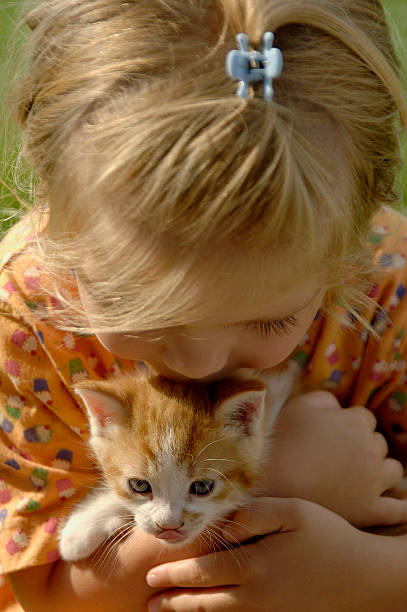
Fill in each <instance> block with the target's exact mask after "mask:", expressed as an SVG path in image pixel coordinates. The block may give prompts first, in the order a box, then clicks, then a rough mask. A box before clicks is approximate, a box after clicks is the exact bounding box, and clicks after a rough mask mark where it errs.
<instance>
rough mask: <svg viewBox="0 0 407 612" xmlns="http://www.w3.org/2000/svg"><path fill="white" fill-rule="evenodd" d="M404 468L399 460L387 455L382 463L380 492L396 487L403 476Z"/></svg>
mask: <svg viewBox="0 0 407 612" xmlns="http://www.w3.org/2000/svg"><path fill="white" fill-rule="evenodd" d="M403 475H404V470H403V466H402V465H401V463H400V461H397V459H392V458H391V457H389V458H388V459H385V460H384V461H383V463H382V485H383V489H382V491H381V492H382V493H383V492H384V491H387V490H388V489H393V488H394V487H396V486H397V485H398V484H399V482H400V480H401V479H402V478H403Z"/></svg>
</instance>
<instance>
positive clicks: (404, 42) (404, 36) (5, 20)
mask: <svg viewBox="0 0 407 612" xmlns="http://www.w3.org/2000/svg"><path fill="white" fill-rule="evenodd" d="M338 1H340V0H338ZM19 4H20V1H19V0H0V108H1V107H2V106H3V105H2V97H4V86H5V83H6V82H7V81H6V68H7V62H8V59H9V57H10V53H11V48H10V42H9V37H10V35H11V33H12V31H13V29H14V28H15V26H16V13H17V8H18V6H19ZM383 4H384V5H385V7H386V9H387V10H388V13H389V17H390V22H391V23H392V25H393V26H394V29H395V39H396V45H397V48H398V51H399V54H400V56H401V58H402V62H403V65H404V72H405V75H406V90H407V0H383ZM0 122H1V123H0V234H1V233H2V231H4V230H5V229H7V228H8V227H9V226H10V225H11V224H12V223H13V219H9V220H7V218H8V217H9V216H10V213H9V211H13V210H14V209H18V198H22V199H23V200H24V199H26V196H27V194H26V193H25V192H24V186H19V185H16V183H15V181H14V176H13V167H14V166H15V165H16V162H17V152H16V151H13V150H11V151H10V147H9V144H8V142H9V137H8V135H7V134H8V130H7V129H6V127H7V128H8V129H11V130H12V127H11V125H10V122H7V121H6V120H5V119H4V115H3V114H2V113H1V112H0ZM404 148H405V152H406V158H407V138H406V140H405V147H404ZM2 180H3V181H5V182H6V183H7V185H9V186H11V187H12V189H13V191H14V192H15V195H13V194H12V193H11V192H10V191H9V190H8V189H7V188H6V187H5V185H4V184H3V183H2V182H1V181H2ZM401 180H402V185H403V186H404V211H407V162H406V164H405V168H404V171H403V173H402V177H401ZM16 196H17V197H16Z"/></svg>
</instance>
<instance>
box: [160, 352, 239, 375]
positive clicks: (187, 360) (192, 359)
mask: <svg viewBox="0 0 407 612" xmlns="http://www.w3.org/2000/svg"><path fill="white" fill-rule="evenodd" d="M228 355H229V353H228V351H227V350H226V349H225V348H223V349H221V348H219V347H218V348H217V347H211V349H210V350H208V349H207V348H205V347H203V346H202V347H199V345H198V346H197V347H194V349H193V350H191V349H189V350H186V349H185V347H184V348H183V349H182V348H181V347H176V346H174V347H172V346H170V347H167V348H166V349H165V353H164V359H163V360H164V363H165V365H166V366H167V367H168V368H169V369H170V370H172V371H173V372H176V373H177V374H181V375H182V376H185V377H186V378H193V379H198V378H205V377H206V376H210V375H211V374H216V373H217V372H220V371H221V370H222V369H223V368H224V367H225V366H226V364H227V362H228Z"/></svg>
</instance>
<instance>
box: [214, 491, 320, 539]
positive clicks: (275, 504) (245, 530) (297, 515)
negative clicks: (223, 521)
mask: <svg viewBox="0 0 407 612" xmlns="http://www.w3.org/2000/svg"><path fill="white" fill-rule="evenodd" d="M308 505H313V504H311V502H307V501H305V500H299V499H295V498H290V499H284V498H277V497H257V498H255V499H253V500H252V501H251V503H250V506H249V507H248V508H240V509H239V510H237V512H236V513H235V515H234V516H233V522H232V521H231V522H229V523H228V524H227V525H225V527H224V529H223V536H224V537H225V538H226V539H227V540H229V542H234V543H235V542H236V541H239V542H243V541H244V540H248V539H249V538H251V537H253V536H260V535H267V534H271V533H275V532H279V533H281V532H284V531H294V530H295V529H298V528H299V526H300V524H301V523H302V512H303V509H304V508H307V506H308Z"/></svg>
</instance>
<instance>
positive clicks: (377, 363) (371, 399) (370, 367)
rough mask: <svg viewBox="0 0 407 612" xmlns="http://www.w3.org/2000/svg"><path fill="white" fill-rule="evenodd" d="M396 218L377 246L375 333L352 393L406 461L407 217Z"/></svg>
mask: <svg viewBox="0 0 407 612" xmlns="http://www.w3.org/2000/svg"><path fill="white" fill-rule="evenodd" d="M396 219H398V221H397V225H396V229H395V230H393V232H391V233H390V236H389V237H388V238H387V239H384V240H383V243H382V245H381V249H380V250H379V253H378V259H379V263H380V266H381V268H382V272H383V275H382V278H381V279H380V281H379V282H378V284H377V285H376V286H374V287H373V294H375V293H377V296H376V295H373V297H375V298H376V299H377V302H378V305H379V306H378V308H377V310H376V312H375V313H374V316H373V320H372V322H371V323H372V326H373V328H374V329H375V330H376V332H377V334H378V335H379V338H378V339H375V338H374V337H372V336H371V335H370V336H369V338H368V340H367V341H365V345H364V351H363V355H362V365H361V368H360V371H359V375H358V380H357V384H356V386H355V389H354V399H356V400H357V401H358V403H363V404H364V405H366V406H367V407H368V408H370V409H371V410H372V411H373V412H374V413H375V415H376V417H377V419H378V427H379V429H380V430H381V431H382V433H383V434H384V435H385V437H386V439H387V441H388V443H389V448H390V454H391V455H392V456H394V457H397V458H399V459H400V460H401V461H403V463H405V464H407V220H406V219H405V218H404V217H401V216H399V217H398V218H397V217H396ZM388 225H390V223H389V224H388ZM364 335H365V338H366V337H367V333H366V332H364Z"/></svg>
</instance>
